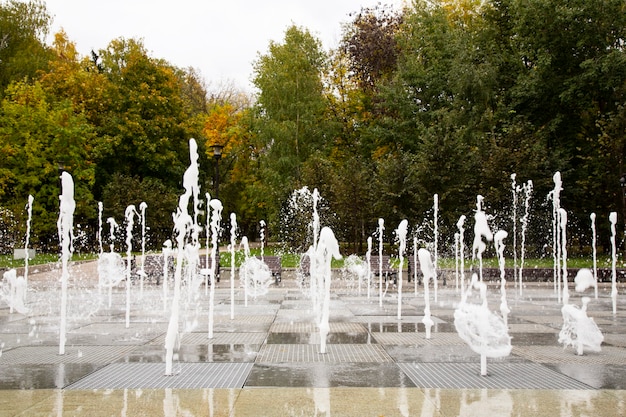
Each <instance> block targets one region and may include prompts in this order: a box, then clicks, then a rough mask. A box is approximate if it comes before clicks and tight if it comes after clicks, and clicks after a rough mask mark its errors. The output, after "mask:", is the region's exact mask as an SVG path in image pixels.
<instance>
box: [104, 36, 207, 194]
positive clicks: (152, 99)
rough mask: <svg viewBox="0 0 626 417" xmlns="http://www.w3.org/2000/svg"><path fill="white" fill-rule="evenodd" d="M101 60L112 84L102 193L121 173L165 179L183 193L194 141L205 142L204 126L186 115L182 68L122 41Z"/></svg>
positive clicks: (107, 95) (106, 106) (106, 93)
mask: <svg viewBox="0 0 626 417" xmlns="http://www.w3.org/2000/svg"><path fill="white" fill-rule="evenodd" d="M99 56H100V58H101V63H100V66H101V68H102V71H103V74H104V75H105V76H106V77H107V79H108V80H109V82H108V84H107V85H108V89H107V90H106V91H104V92H103V95H104V100H105V104H104V106H103V107H104V109H103V111H104V114H105V118H104V119H103V121H102V125H100V126H98V134H99V136H101V137H102V138H106V141H105V142H106V143H107V145H108V149H106V152H105V153H104V154H103V155H102V159H101V163H100V164H99V171H98V178H97V181H98V184H97V186H98V189H100V190H101V189H102V187H103V186H104V185H105V184H106V183H107V182H108V181H110V180H111V178H112V176H113V174H115V173H120V174H123V175H126V176H138V177H139V178H140V179H143V178H149V177H152V178H159V179H161V180H162V181H163V183H164V184H166V185H167V186H169V187H173V188H179V187H178V186H179V184H180V179H181V178H182V175H183V172H184V171H185V169H186V167H187V165H188V152H189V151H188V149H187V144H188V141H189V138H190V137H199V134H200V132H201V130H200V129H201V125H200V119H196V118H195V117H194V114H193V113H192V114H190V113H188V112H187V111H186V108H187V109H189V107H187V106H186V105H185V104H184V103H185V102H184V100H183V98H182V88H183V85H182V81H181V77H180V76H179V75H178V71H177V69H176V68H174V67H172V66H170V65H169V64H167V63H166V62H164V61H161V60H156V59H153V58H151V57H149V56H148V54H147V52H146V50H145V48H144V47H143V45H142V44H141V43H140V42H139V41H136V40H125V39H116V40H114V41H112V42H111V43H110V44H109V46H108V48H107V49H106V50H102V51H100V54H99ZM199 145H200V146H203V143H202V142H200V143H199ZM201 150H202V149H201ZM201 162H202V161H201Z"/></svg>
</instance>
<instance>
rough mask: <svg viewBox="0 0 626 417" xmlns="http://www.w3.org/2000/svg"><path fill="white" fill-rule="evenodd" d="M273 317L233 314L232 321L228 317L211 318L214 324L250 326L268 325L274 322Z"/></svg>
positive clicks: (216, 316)
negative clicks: (253, 324)
mask: <svg viewBox="0 0 626 417" xmlns="http://www.w3.org/2000/svg"><path fill="white" fill-rule="evenodd" d="M274 318H275V316H274V315H271V316H270V315H262V314H257V315H250V314H241V315H237V314H235V317H234V318H233V319H231V318H230V316H229V315H221V314H220V315H217V314H216V315H215V316H214V317H213V319H214V320H215V323H237V324H241V323H244V324H252V323H257V324H269V323H272V322H273V321H274ZM207 320H208V319H206V318H205V321H207Z"/></svg>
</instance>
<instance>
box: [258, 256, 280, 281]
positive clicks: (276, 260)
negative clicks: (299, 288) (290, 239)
mask: <svg viewBox="0 0 626 417" xmlns="http://www.w3.org/2000/svg"><path fill="white" fill-rule="evenodd" d="M256 258H257V259H260V260H262V261H263V262H264V263H265V265H267V267H268V268H269V269H270V272H271V273H272V276H273V277H274V280H275V281H276V284H277V285H278V283H279V282H280V281H281V279H282V273H283V266H282V260H281V258H280V256H264V257H263V258H261V257H260V256H257V257H256Z"/></svg>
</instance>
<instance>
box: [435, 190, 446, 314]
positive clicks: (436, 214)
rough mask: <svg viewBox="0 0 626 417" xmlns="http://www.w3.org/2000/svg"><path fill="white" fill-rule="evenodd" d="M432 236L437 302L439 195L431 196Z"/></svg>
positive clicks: (444, 283)
mask: <svg viewBox="0 0 626 417" xmlns="http://www.w3.org/2000/svg"><path fill="white" fill-rule="evenodd" d="M433 200H434V202H433V235H434V241H435V247H434V252H435V258H434V259H433V268H434V271H435V275H434V279H433V289H434V291H435V302H437V299H438V291H437V285H438V284H437V263H438V261H439V254H438V246H439V229H438V227H439V195H438V194H435V195H434V196H433ZM443 285H446V282H445V275H444V282H443Z"/></svg>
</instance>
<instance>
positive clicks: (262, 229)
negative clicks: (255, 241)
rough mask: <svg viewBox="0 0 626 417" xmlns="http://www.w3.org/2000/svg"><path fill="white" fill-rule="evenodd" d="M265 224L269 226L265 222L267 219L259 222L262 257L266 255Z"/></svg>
mask: <svg viewBox="0 0 626 417" xmlns="http://www.w3.org/2000/svg"><path fill="white" fill-rule="evenodd" d="M265 226H267V224H266V223H265V220H261V221H260V222H259V239H260V240H261V259H263V256H264V255H265V253H264V251H265Z"/></svg>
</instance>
